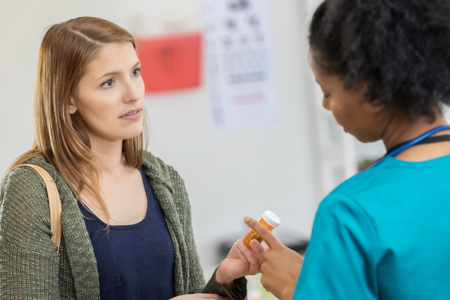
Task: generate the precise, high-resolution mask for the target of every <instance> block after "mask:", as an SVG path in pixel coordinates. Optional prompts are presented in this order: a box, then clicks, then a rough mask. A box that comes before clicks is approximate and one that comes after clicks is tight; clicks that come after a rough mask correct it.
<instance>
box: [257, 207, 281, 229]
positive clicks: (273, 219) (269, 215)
mask: <svg viewBox="0 0 450 300" xmlns="http://www.w3.org/2000/svg"><path fill="white" fill-rule="evenodd" d="M262 217H263V219H264V220H265V221H266V222H267V224H269V225H270V226H272V227H274V228H277V227H278V225H280V223H281V221H280V218H278V217H277V215H276V214H274V213H273V212H271V211H270V210H266V211H265V212H264V213H263V214H262Z"/></svg>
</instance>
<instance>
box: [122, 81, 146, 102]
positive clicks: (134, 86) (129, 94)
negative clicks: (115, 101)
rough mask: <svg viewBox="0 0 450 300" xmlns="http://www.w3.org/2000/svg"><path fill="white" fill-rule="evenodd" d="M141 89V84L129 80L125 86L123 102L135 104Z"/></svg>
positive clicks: (139, 96)
mask: <svg viewBox="0 0 450 300" xmlns="http://www.w3.org/2000/svg"><path fill="white" fill-rule="evenodd" d="M142 89H143V87H142V84H141V82H139V81H133V80H130V81H128V82H127V84H126V89H125V95H124V100H125V101H126V102H136V101H138V100H139V99H141V90H142Z"/></svg>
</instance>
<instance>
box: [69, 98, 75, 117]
mask: <svg viewBox="0 0 450 300" xmlns="http://www.w3.org/2000/svg"><path fill="white" fill-rule="evenodd" d="M76 111H77V107H76V106H75V99H74V98H73V96H70V102H69V114H71V115H73V114H74V113H75V112H76Z"/></svg>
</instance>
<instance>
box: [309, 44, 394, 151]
mask: <svg viewBox="0 0 450 300" xmlns="http://www.w3.org/2000/svg"><path fill="white" fill-rule="evenodd" d="M308 61H309V64H310V66H311V69H312V71H313V73H314V76H315V77H316V81H317V82H318V83H319V85H320V87H321V88H322V91H323V101H322V105H323V107H324V108H325V109H327V110H329V111H331V112H332V113H333V116H334V118H335V119H336V122H337V123H338V124H339V125H341V126H342V127H343V128H344V131H345V132H348V133H350V134H352V135H354V136H355V137H356V138H357V139H358V140H360V141H361V142H374V141H377V140H379V139H381V137H382V134H383V131H384V128H385V126H384V125H385V124H386V111H385V109H384V108H385V107H384V106H381V105H373V104H371V103H369V102H367V101H363V102H361V100H362V99H363V98H364V94H365V92H366V89H367V86H366V85H364V84H361V85H360V86H358V87H357V88H354V89H353V88H352V89H344V82H343V80H342V79H341V78H340V76H338V75H331V74H328V73H326V72H325V71H324V70H323V69H322V68H321V67H320V66H319V65H318V64H317V63H316V62H315V60H314V53H313V52H312V51H311V50H310V51H309V53H308Z"/></svg>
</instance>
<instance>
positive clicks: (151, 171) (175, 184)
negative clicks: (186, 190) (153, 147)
mask: <svg viewBox="0 0 450 300" xmlns="http://www.w3.org/2000/svg"><path fill="white" fill-rule="evenodd" d="M142 166H143V169H144V172H145V174H146V175H147V176H148V177H149V178H150V179H152V180H155V181H157V182H160V183H163V184H165V185H166V186H169V187H172V188H179V187H184V180H183V179H182V178H181V176H180V174H179V173H178V172H177V171H176V170H175V169H174V168H173V167H172V166H171V165H168V164H166V163H165V162H164V161H163V160H162V159H161V158H159V157H157V156H155V155H153V154H152V153H150V152H149V151H147V152H146V155H145V159H144V162H143V164H142Z"/></svg>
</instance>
